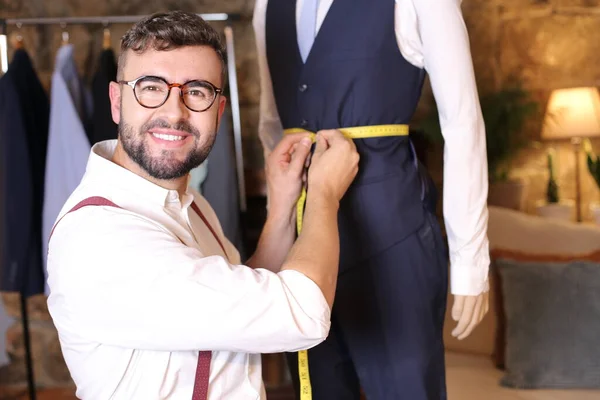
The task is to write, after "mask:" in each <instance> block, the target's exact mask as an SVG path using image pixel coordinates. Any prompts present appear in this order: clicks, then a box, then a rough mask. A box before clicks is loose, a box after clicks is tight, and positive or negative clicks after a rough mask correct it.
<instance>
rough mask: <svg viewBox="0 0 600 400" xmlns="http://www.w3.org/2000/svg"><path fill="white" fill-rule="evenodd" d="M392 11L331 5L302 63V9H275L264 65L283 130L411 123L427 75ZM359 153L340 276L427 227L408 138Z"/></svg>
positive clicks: (372, 142) (368, 144) (274, 5)
mask: <svg viewBox="0 0 600 400" xmlns="http://www.w3.org/2000/svg"><path fill="white" fill-rule="evenodd" d="M394 7H395V0H334V1H333V4H332V6H331V8H330V9H329V12H328V13H327V16H326V17H325V20H324V21H323V24H322V25H321V27H320V29H319V32H318V35H317V37H316V38H315V42H314V44H313V46H312V49H311V52H310V54H309V56H308V58H307V60H306V63H303V62H302V59H301V57H300V52H299V50H298V41H297V33H296V1H290V0H270V1H269V3H268V6H267V15H266V49H267V61H268V65H269V70H270V74H271V78H272V81H273V91H274V94H275V100H276V104H277V110H278V112H279V116H280V118H281V122H282V124H283V127H284V128H295V127H296V128H305V129H308V130H311V131H314V132H316V131H318V130H320V129H331V128H341V127H351V126H364V125H382V124H408V123H409V122H410V120H411V118H412V115H413V113H414V111H415V108H416V106H417V103H418V101H419V97H420V95H421V89H422V86H423V81H424V77H425V71H424V70H422V69H420V68H417V67H415V66H413V65H412V64H410V63H409V62H408V61H406V59H404V57H403V56H402V54H401V53H400V50H399V48H398V43H397V41H396V36H395V30H394ZM356 145H357V148H358V151H359V153H360V155H361V161H360V165H359V173H358V176H357V178H356V180H355V182H354V184H353V186H352V187H351V188H350V190H349V191H348V193H347V195H346V197H345V199H344V200H343V202H342V204H341V207H340V219H339V223H340V235H341V239H342V260H341V264H342V265H341V267H342V268H343V267H344V264H347V263H348V262H352V261H358V260H359V259H360V258H363V257H366V256H370V255H373V254H374V253H375V252H376V251H378V250H381V249H382V248H383V247H382V246H386V245H389V244H391V243H394V242H396V241H398V240H400V239H401V238H402V237H404V236H406V235H408V234H409V233H411V232H413V231H414V230H415V229H416V228H417V227H418V226H419V225H420V224H421V223H422V221H423V212H422V202H421V190H422V187H421V179H420V177H419V174H418V172H417V170H416V168H415V155H414V152H413V151H411V147H410V145H409V139H408V137H391V138H372V139H361V140H356ZM309 190H310V188H309ZM356 230H359V231H361V232H360V233H357V232H355V231H356ZM344 248H346V250H347V251H344ZM357 248H360V249H362V250H361V251H360V254H357V253H356V251H357V250H356V249H357ZM345 253H346V254H347V255H348V257H345V256H344V254H345Z"/></svg>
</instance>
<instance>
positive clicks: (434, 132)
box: [421, 84, 538, 182]
mask: <svg viewBox="0 0 600 400" xmlns="http://www.w3.org/2000/svg"><path fill="white" fill-rule="evenodd" d="M479 101H480V104H481V112H482V114H483V120H484V123H485V134H486V144H487V160H488V176H489V180H490V181H491V182H497V181H505V180H507V179H508V174H509V169H510V164H511V162H512V161H513V160H514V158H515V157H516V155H517V154H518V151H519V150H521V149H522V148H523V147H525V146H526V145H527V144H528V142H529V140H528V138H526V137H525V136H524V135H523V134H522V130H523V126H524V124H525V122H526V121H527V119H528V118H529V117H531V116H532V115H534V114H535V113H536V112H537V110H538V104H537V103H536V102H535V101H533V100H531V97H530V94H529V92H527V91H526V90H525V89H523V88H522V87H521V85H520V84H513V85H510V86H507V87H506V88H504V89H502V90H500V91H497V92H492V93H489V94H486V95H484V96H481V97H480V99H479ZM421 128H422V129H423V132H424V134H425V136H426V137H428V138H429V139H430V140H431V141H433V142H441V141H442V140H443V138H442V134H441V129H440V124H439V117H438V111H437V107H436V106H435V104H434V105H433V107H432V111H431V113H430V114H429V115H428V116H427V117H426V118H425V120H424V121H423V122H422V123H421Z"/></svg>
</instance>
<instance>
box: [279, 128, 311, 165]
mask: <svg viewBox="0 0 600 400" xmlns="http://www.w3.org/2000/svg"><path fill="white" fill-rule="evenodd" d="M304 138H309V140H310V134H308V133H292V134H289V135H283V138H282V139H281V141H280V142H279V143H278V144H277V146H276V147H275V148H274V149H273V152H272V154H273V155H274V156H275V157H277V159H278V160H279V159H281V156H282V155H284V154H289V153H291V152H292V149H293V148H294V145H295V144H297V143H299V142H300V141H302V139H304Z"/></svg>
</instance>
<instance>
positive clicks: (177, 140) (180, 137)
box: [110, 46, 226, 180]
mask: <svg viewBox="0 0 600 400" xmlns="http://www.w3.org/2000/svg"><path fill="white" fill-rule="evenodd" d="M221 73H222V67H221V60H220V59H219V57H218V55H217V53H216V52H215V51H214V50H213V49H212V48H210V47H207V46H189V47H182V48H179V49H175V50H170V51H156V50H153V49H148V50H147V51H145V52H144V53H143V54H136V53H135V52H133V51H131V50H129V51H128V53H127V58H126V62H125V66H124V69H123V76H122V80H124V81H132V80H134V79H136V78H138V77H140V76H148V75H149V76H157V77H161V78H163V79H165V80H166V81H167V82H168V83H181V84H183V83H186V82H189V81H192V80H204V81H208V82H210V83H212V84H213V85H214V86H216V87H222V82H221V79H222V78H221V76H222V75H221ZM180 90H181V89H180V88H177V87H174V88H172V89H171V92H170V94H169V97H168V99H167V101H166V102H165V103H164V104H163V105H162V106H160V107H158V108H153V109H150V108H145V107H143V106H142V105H140V104H139V103H138V102H137V100H136V98H135V96H134V91H133V89H132V88H131V87H130V86H128V85H125V84H123V85H118V84H116V83H111V88H110V97H111V112H112V117H113V121H115V123H117V124H118V125H119V140H120V142H121V144H122V146H123V149H124V150H125V152H126V153H127V155H128V156H129V158H131V159H132V160H133V161H134V162H135V163H136V164H138V165H139V166H140V167H141V168H142V169H143V170H144V171H145V172H146V173H148V175H150V176H151V177H153V178H155V179H160V180H172V179H177V178H180V177H182V176H185V175H186V174H188V173H189V172H190V170H191V169H193V168H195V167H197V166H198V165H200V164H201V163H202V162H203V161H204V160H205V159H206V157H207V156H208V153H209V152H210V150H211V148H212V145H213V143H214V141H215V137H216V132H217V128H218V124H219V120H220V118H221V115H222V113H223V110H224V108H225V102H226V100H225V98H224V97H223V96H217V99H216V100H215V102H214V103H213V105H212V106H211V107H210V108H209V109H207V110H206V111H203V112H194V111H191V110H190V109H188V108H187V107H186V106H185V104H183V102H182V99H181V96H180Z"/></svg>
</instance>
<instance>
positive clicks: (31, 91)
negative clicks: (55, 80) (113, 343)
mask: <svg viewBox="0 0 600 400" xmlns="http://www.w3.org/2000/svg"><path fill="white" fill-rule="evenodd" d="M48 114H49V105H48V98H47V96H46V93H45V92H44V89H43V87H42V85H41V83H40V81H39V79H38V77H37V75H36V73H35V71H34V69H33V65H32V63H31V60H30V58H29V56H28V55H27V53H26V52H25V50H17V51H16V52H15V55H14V57H13V61H12V62H11V64H10V66H9V68H8V71H7V73H6V74H5V75H4V76H3V77H2V79H0V142H1V143H2V146H1V149H2V154H1V155H0V160H1V161H0V162H1V163H2V165H1V168H0V169H1V170H2V179H1V180H0V183H1V185H2V186H1V187H0V193H1V194H0V196H1V197H2V198H3V199H2V202H1V204H2V208H1V212H0V221H1V222H2V228H1V230H2V231H3V233H2V235H1V237H2V245H1V248H2V250H1V251H0V253H1V254H2V258H1V259H0V266H1V270H0V290H2V291H15V292H20V293H21V294H23V295H24V296H32V295H35V294H40V293H43V291H44V275H43V272H42V265H43V258H42V251H41V247H42V245H41V228H42V221H41V219H42V198H43V193H44V169H45V158H46V144H47V141H48Z"/></svg>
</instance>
